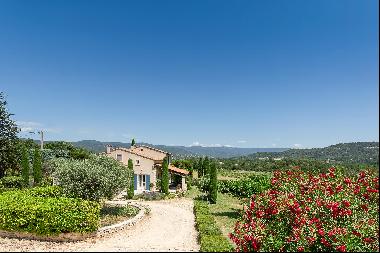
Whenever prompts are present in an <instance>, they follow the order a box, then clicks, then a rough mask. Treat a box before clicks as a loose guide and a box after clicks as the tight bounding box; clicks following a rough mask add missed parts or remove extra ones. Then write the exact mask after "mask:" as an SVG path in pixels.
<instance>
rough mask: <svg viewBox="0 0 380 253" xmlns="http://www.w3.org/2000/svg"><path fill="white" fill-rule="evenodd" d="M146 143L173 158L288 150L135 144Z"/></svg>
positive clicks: (97, 145)
mask: <svg viewBox="0 0 380 253" xmlns="http://www.w3.org/2000/svg"><path fill="white" fill-rule="evenodd" d="M72 144H73V145H74V146H77V147H81V148H85V149H88V150H91V151H93V152H96V153H99V152H103V151H105V150H106V145H108V144H110V145H112V146H114V147H125V148H129V147H130V143H123V142H100V141H96V140H83V141H77V142H72ZM139 144H140V145H148V146H151V147H154V148H158V149H161V150H164V151H167V152H169V153H172V154H173V156H174V157H175V158H186V157H196V156H209V157H215V158H230V157H234V156H245V155H249V154H254V153H256V152H267V153H272V152H281V151H285V150H288V148H236V147H225V146H224V147H203V146H190V147H186V146H166V145H153V144H149V143H137V145H139Z"/></svg>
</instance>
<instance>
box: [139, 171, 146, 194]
mask: <svg viewBox="0 0 380 253" xmlns="http://www.w3.org/2000/svg"><path fill="white" fill-rule="evenodd" d="M138 178H139V179H138V182H137V190H139V191H143V190H145V189H146V176H145V175H139V177H138Z"/></svg>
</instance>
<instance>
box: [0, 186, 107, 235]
mask: <svg viewBox="0 0 380 253" xmlns="http://www.w3.org/2000/svg"><path fill="white" fill-rule="evenodd" d="M59 191H60V190H59V188H54V187H52V188H51V187H48V188H46V189H42V188H36V189H32V190H14V191H7V192H3V193H2V194H0V229H1V230H6V231H24V232H31V233H35V234H38V235H52V234H59V233H68V232H82V233H83V232H93V231H95V230H96V229H97V228H98V226H99V214H100V205H99V204H98V203H97V202H93V201H86V200H82V199H74V198H67V197H56V196H58V195H59V194H60V193H59ZM52 196H54V197H52Z"/></svg>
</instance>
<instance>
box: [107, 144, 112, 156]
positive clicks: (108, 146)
mask: <svg viewBox="0 0 380 253" xmlns="http://www.w3.org/2000/svg"><path fill="white" fill-rule="evenodd" d="M106 149H107V150H106V153H107V154H109V153H111V149H112V146H111V145H109V144H108V145H106Z"/></svg>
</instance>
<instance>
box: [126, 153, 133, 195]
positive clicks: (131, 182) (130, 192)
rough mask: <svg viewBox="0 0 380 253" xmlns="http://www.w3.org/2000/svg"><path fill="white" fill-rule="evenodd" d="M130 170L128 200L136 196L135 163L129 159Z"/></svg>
mask: <svg viewBox="0 0 380 253" xmlns="http://www.w3.org/2000/svg"><path fill="white" fill-rule="evenodd" d="M128 170H129V171H131V172H132V173H130V177H129V187H128V191H127V194H128V199H132V198H133V195H134V189H135V182H134V181H135V177H134V174H133V161H132V159H128Z"/></svg>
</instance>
